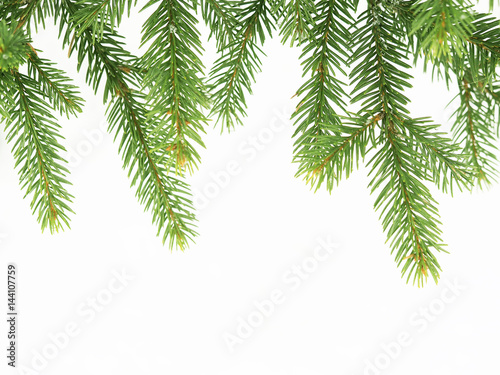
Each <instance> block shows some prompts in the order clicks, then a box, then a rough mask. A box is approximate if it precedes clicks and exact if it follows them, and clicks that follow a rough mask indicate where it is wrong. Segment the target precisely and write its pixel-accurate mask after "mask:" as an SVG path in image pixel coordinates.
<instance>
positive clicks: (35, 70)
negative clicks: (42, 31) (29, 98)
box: [28, 49, 83, 117]
mask: <svg viewBox="0 0 500 375" xmlns="http://www.w3.org/2000/svg"><path fill="white" fill-rule="evenodd" d="M54 65H55V64H54V63H52V62H50V61H49V60H46V59H43V58H40V57H39V56H38V53H37V52H36V50H35V49H32V50H31V51H30V53H29V55H28V75H29V76H30V77H32V78H33V79H34V80H35V81H37V82H39V83H40V88H41V90H42V91H43V93H44V95H45V98H46V99H47V100H49V101H50V103H51V104H52V106H53V107H54V108H55V109H56V110H58V111H59V112H60V113H61V114H63V113H64V114H66V116H68V117H69V115H76V114H77V113H80V112H82V105H83V99H82V98H80V97H79V93H78V91H77V87H76V86H75V85H73V84H71V83H70V82H71V80H70V79H69V78H68V77H66V76H65V75H64V72H63V71H61V70H58V69H55V68H54Z"/></svg>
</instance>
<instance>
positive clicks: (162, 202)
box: [58, 0, 196, 249]
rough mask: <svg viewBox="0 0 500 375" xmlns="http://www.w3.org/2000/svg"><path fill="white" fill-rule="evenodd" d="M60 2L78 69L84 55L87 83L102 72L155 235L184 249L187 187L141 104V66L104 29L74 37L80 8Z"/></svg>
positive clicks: (113, 125) (188, 229) (188, 227)
mask: <svg viewBox="0 0 500 375" xmlns="http://www.w3.org/2000/svg"><path fill="white" fill-rule="evenodd" d="M61 1H63V3H64V7H63V8H62V10H63V11H62V12H61V13H60V14H58V19H59V21H60V22H61V29H62V30H64V28H65V27H66V28H65V33H64V44H65V45H70V48H71V49H70V52H72V51H75V50H76V51H77V52H78V68H81V66H82V64H83V62H84V60H85V59H86V60H87V62H88V68H87V75H86V80H87V83H89V84H90V85H91V86H92V87H93V88H94V90H95V91H97V90H98V88H99V83H100V81H101V79H102V76H103V74H105V79H106V84H105V86H104V101H105V102H108V103H109V106H110V107H109V109H108V121H109V124H110V131H113V130H114V131H115V138H116V137H118V136H120V135H121V141H120V147H119V152H120V153H121V155H122V158H123V161H124V168H126V169H128V174H129V176H132V186H136V196H137V197H138V199H139V202H140V203H142V204H143V205H144V207H145V210H148V211H151V212H152V215H153V218H152V220H153V223H155V224H156V225H157V227H158V235H160V234H161V233H163V234H162V237H163V242H166V241H168V242H169V245H170V248H173V247H174V246H177V247H179V248H180V249H185V248H186V246H187V244H188V242H189V241H191V240H192V238H193V236H195V235H196V232H195V230H194V221H195V218H194V215H193V214H192V213H191V212H190V210H192V203H191V201H190V199H189V197H190V192H189V188H188V186H187V185H186V183H185V182H183V181H182V180H180V179H178V178H176V177H172V176H170V175H169V174H170V173H171V172H173V171H175V169H172V160H171V158H170V157H168V155H166V153H165V152H164V151H161V147H157V146H158V145H161V144H166V143H167V142H168V140H167V139H165V138H166V136H165V134H162V133H161V132H156V133H155V129H156V128H157V123H156V121H155V118H154V116H148V113H147V111H146V109H145V108H146V103H145V99H146V98H145V96H144V94H142V93H141V92H140V91H139V89H140V84H141V82H142V80H143V78H144V77H143V76H142V74H141V72H142V70H141V69H138V68H136V67H134V64H136V62H137V58H135V57H134V56H132V55H131V54H130V53H129V52H128V51H126V50H125V49H124V48H123V42H121V41H120V40H119V37H118V36H117V35H116V34H113V33H111V30H110V29H107V28H105V30H104V32H103V35H102V38H101V40H99V41H97V40H94V38H93V35H92V32H91V31H89V30H86V31H85V32H84V33H82V36H81V37H75V38H74V39H73V36H72V35H73V33H72V29H73V24H72V23H71V21H70V20H71V19H72V16H73V15H74V13H75V12H76V11H77V10H78V7H77V5H76V4H75V3H73V2H72V1H70V0H61ZM131 67H133V68H131ZM153 134H154V136H153Z"/></svg>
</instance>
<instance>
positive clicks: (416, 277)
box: [369, 124, 446, 286]
mask: <svg viewBox="0 0 500 375" xmlns="http://www.w3.org/2000/svg"><path fill="white" fill-rule="evenodd" d="M398 128H401V124H393V126H392V127H391V129H393V130H388V131H387V132H386V133H385V134H384V143H383V145H382V148H381V149H380V150H379V151H378V152H377V154H376V155H375V156H374V157H373V158H372V159H371V160H370V162H369V164H372V163H373V166H372V170H371V172H370V174H372V173H375V177H373V179H372V181H371V182H370V184H369V186H370V187H371V188H372V192H374V191H375V190H377V189H379V190H380V193H379V195H378V197H377V199H376V201H375V209H376V210H379V211H381V213H380V217H381V218H382V226H383V229H384V232H386V233H387V239H388V241H389V240H390V241H391V242H390V245H391V249H392V252H396V262H397V264H398V266H400V265H401V264H402V265H403V266H402V275H403V276H404V275H405V274H406V273H408V277H407V280H408V281H409V280H410V278H411V276H412V275H413V283H415V281H417V283H418V285H419V286H421V285H423V284H424V282H425V280H426V279H427V277H428V275H429V274H430V275H431V276H432V278H433V279H434V281H435V282H436V283H437V281H438V278H439V271H440V270H441V268H440V266H439V263H438V262H437V259H436V257H435V256H434V254H433V251H438V252H441V251H443V252H446V251H445V250H444V245H443V244H442V241H441V239H440V235H441V230H440V229H439V225H440V224H441V223H440V222H439V220H438V219H437V218H438V217H439V214H438V210H437V203H436V201H435V200H434V199H433V198H432V196H431V194H430V191H429V189H428V188H427V187H426V186H425V185H424V184H423V183H422V181H424V180H426V179H427V166H426V165H424V164H421V163H419V162H418V159H419V158H418V153H416V152H415V151H414V150H415V145H414V144H413V143H414V142H413V141H412V140H411V139H405V138H402V137H401V136H400V135H399V134H398V132H397V131H396V132H394V130H396V129H398ZM405 141H406V142H405ZM412 150H413V152H412Z"/></svg>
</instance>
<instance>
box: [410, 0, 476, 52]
mask: <svg viewBox="0 0 500 375" xmlns="http://www.w3.org/2000/svg"><path fill="white" fill-rule="evenodd" d="M413 8H414V17H415V18H414V20H413V25H412V30H411V32H410V34H414V33H415V32H417V31H418V33H419V36H418V47H417V49H418V51H419V52H422V53H423V54H424V55H425V57H426V62H427V61H428V60H433V61H434V60H437V61H439V60H441V59H442V58H443V59H444V61H446V60H447V59H449V58H450V55H451V53H452V52H453V53H455V54H457V55H459V56H461V55H462V54H463V53H464V45H465V42H466V41H467V40H469V39H470V37H471V35H472V33H473V31H474V27H473V24H472V20H473V19H472V16H471V13H470V6H469V5H467V4H466V3H465V1H464V0H440V1H434V0H423V1H419V2H416V3H415V4H414V5H413Z"/></svg>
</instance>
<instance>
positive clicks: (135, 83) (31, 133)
mask: <svg viewBox="0 0 500 375" xmlns="http://www.w3.org/2000/svg"><path fill="white" fill-rule="evenodd" d="M474 5H475V4H472V3H469V2H468V1H466V0H366V1H358V0H300V1H298V0H244V1H232V0H149V1H142V2H141V1H137V0H4V1H2V2H1V3H0V115H1V117H2V120H3V122H4V125H5V127H4V129H5V137H6V139H7V141H8V142H9V144H10V145H11V147H12V153H13V156H14V158H15V161H16V164H15V165H16V168H17V170H18V173H19V179H20V183H21V187H22V189H23V190H24V192H25V193H26V196H29V197H30V199H31V207H32V210H33V212H34V214H35V215H36V216H37V217H38V221H39V222H40V224H41V227H42V230H43V229H45V228H49V230H50V231H51V232H54V231H58V230H60V229H63V228H64V227H67V226H69V222H70V216H71V214H72V210H71V201H72V198H73V197H72V195H71V193H70V192H69V187H70V185H71V184H70V182H69V176H68V174H69V171H68V169H67V166H66V161H65V160H64V153H65V149H64V146H63V144H64V140H63V139H62V136H61V135H60V126H59V124H58V121H57V117H56V116H57V115H58V114H59V115H65V116H68V117H69V116H76V115H78V114H79V113H80V112H81V111H82V107H83V99H82V98H81V97H80V94H79V92H78V88H77V87H75V86H74V85H73V84H72V81H71V79H70V78H69V77H67V76H66V75H65V73H64V72H62V71H61V70H59V69H58V68H57V65H56V63H55V62H52V61H49V60H48V59H47V58H46V57H45V56H43V54H42V53H41V52H40V51H38V50H37V49H36V43H34V42H32V36H33V32H34V30H36V29H37V28H39V27H44V26H45V23H46V22H48V20H50V22H53V21H55V22H56V24H57V25H58V27H59V34H60V35H59V36H60V39H61V44H62V47H63V48H65V49H67V50H68V52H69V56H70V57H72V58H74V60H75V62H76V64H77V68H78V69H85V73H86V74H85V77H86V81H87V83H88V84H89V85H90V86H91V87H92V88H93V89H94V91H95V92H96V93H97V92H102V93H103V101H104V103H105V104H107V106H108V110H107V116H108V123H109V131H110V132H111V133H112V134H114V136H115V139H116V140H117V141H118V142H119V152H120V154H121V156H122V159H123V166H124V169H125V170H126V171H127V172H128V175H129V176H130V179H131V184H132V186H133V187H134V188H135V191H136V195H137V198H138V200H139V202H140V203H142V204H143V206H144V208H145V209H146V210H147V211H150V212H151V215H152V220H153V223H154V224H155V225H156V226H157V228H158V234H159V235H160V236H161V237H162V239H163V242H168V243H169V246H170V248H175V247H178V248H180V249H184V248H186V247H187V246H188V244H189V243H190V242H192V241H193V238H194V237H195V235H196V225H195V222H196V219H195V216H194V213H193V207H192V202H191V193H190V190H189V186H188V185H187V184H186V182H185V181H184V177H185V175H186V173H192V172H193V170H194V169H195V168H196V167H197V165H198V164H199V162H200V156H199V153H198V150H199V149H200V147H204V143H203V134H204V132H205V127H206V126H207V124H208V123H209V120H210V119H211V118H212V119H214V120H216V123H217V124H218V126H220V127H221V128H222V130H227V131H230V130H231V129H233V128H234V127H235V126H239V125H242V124H243V118H244V117H245V115H246V111H247V110H248V108H247V106H246V101H245V98H246V97H247V96H248V95H249V94H251V92H252V84H253V83H254V82H255V80H256V74H257V73H258V72H259V71H260V69H261V65H262V64H261V58H262V57H263V56H264V55H265V46H264V43H265V40H266V39H268V38H271V37H273V36H277V35H278V34H279V36H280V37H281V40H282V43H283V44H285V45H290V46H292V47H295V48H300V49H301V51H302V54H301V56H300V63H301V66H302V68H303V80H304V81H303V82H302V84H301V85H298V89H297V92H296V96H297V98H298V100H299V104H298V105H297V109H296V111H295V113H294V114H293V115H292V118H293V120H294V123H295V133H294V142H295V149H294V155H293V157H294V162H295V163H297V165H298V169H297V176H300V177H303V178H304V180H305V181H306V183H308V184H310V185H311V187H313V188H314V189H319V188H320V187H322V186H323V185H324V186H325V187H326V189H327V190H328V191H330V192H331V191H332V190H333V189H334V187H335V186H336V185H337V184H338V183H339V182H340V180H341V179H342V178H347V177H349V175H350V174H351V173H352V172H353V170H354V169H355V168H357V167H358V165H359V164H360V162H363V161H366V166H367V167H368V169H369V171H370V176H371V182H370V185H369V189H370V190H371V191H372V192H373V193H375V194H376V195H375V209H376V210H377V211H378V212H380V218H381V221H382V227H383V229H384V231H385V232H386V234H387V238H388V242H389V244H390V247H391V249H392V252H393V253H394V254H395V260H396V262H397V264H398V265H399V266H400V267H401V270H402V273H403V275H404V276H406V278H407V280H411V281H412V282H414V283H417V284H419V285H422V284H423V283H424V282H425V280H426V279H427V278H428V276H431V277H432V278H433V279H434V280H435V281H436V282H437V280H438V278H439V273H440V270H441V268H440V266H439V263H438V259H437V254H438V253H439V252H446V248H445V244H444V243H443V241H442V239H441V229H440V226H441V223H440V219H439V213H438V203H437V202H436V201H435V199H434V198H433V196H432V194H431V190H430V184H435V185H436V186H437V187H438V188H439V189H441V190H443V191H444V192H450V193H452V192H453V189H456V188H458V189H460V190H464V189H465V190H470V189H471V188H472V186H474V185H478V186H484V185H487V184H490V183H492V182H495V179H496V175H497V172H496V171H497V160H496V155H497V144H498V139H497V137H498V133H499V125H498V124H499V115H500V82H499V78H498V66H499V64H500V22H499V20H497V19H496V18H495V17H494V16H493V15H492V14H491V13H479V12H477V11H476V10H475V6H474ZM489 6H490V12H492V11H493V10H494V9H495V8H494V7H495V6H496V4H495V2H494V1H493V0H491V1H490V3H489ZM134 9H139V10H141V9H148V11H149V12H150V16H149V18H148V19H147V21H146V22H145V23H144V25H143V28H142V41H143V53H142V55H141V56H134V55H132V54H131V53H130V52H128V51H127V49H126V43H125V40H124V39H123V38H122V37H121V36H120V34H119V26H120V23H121V20H122V19H123V17H126V16H129V15H130V13H131V12H132V11H134ZM199 21H201V22H204V23H205V24H206V25H207V26H208V28H209V30H210V38H213V39H214V40H215V43H216V47H217V50H218V53H219V57H218V59H217V60H216V61H215V62H214V64H213V68H212V69H211V70H210V71H209V72H207V71H205V67H204V65H203V63H202V55H203V51H204V49H203V45H202V40H201V34H200V31H199V28H200V27H199V23H198V22H199ZM419 61H421V62H422V63H423V65H424V67H425V69H426V70H430V71H431V72H432V76H433V78H435V79H438V80H444V81H445V82H446V83H447V85H448V87H449V88H450V90H452V91H454V92H455V93H456V98H455V99H454V100H455V106H456V108H457V109H456V111H455V113H454V114H453V116H452V117H453V118H452V121H453V127H452V132H451V133H452V134H451V135H449V136H448V135H447V134H446V132H445V131H443V130H442V129H441V128H440V126H439V125H437V124H434V123H433V121H432V120H431V119H430V118H417V117H414V116H412V114H411V113H410V112H409V110H408V103H409V102H410V98H409V97H408V91H409V90H408V89H409V88H411V85H412V75H411V70H412V69H413V66H415V64H416V63H417V62H419Z"/></svg>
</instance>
